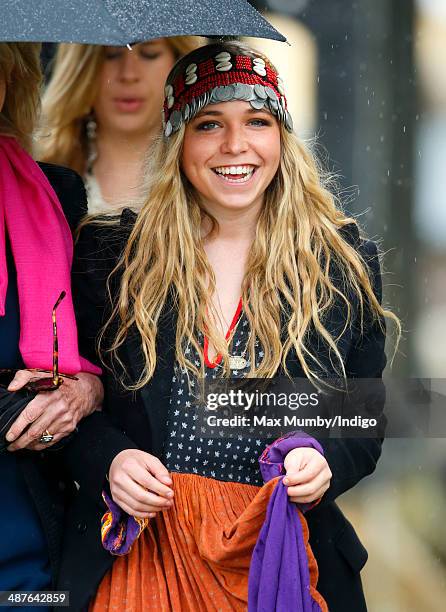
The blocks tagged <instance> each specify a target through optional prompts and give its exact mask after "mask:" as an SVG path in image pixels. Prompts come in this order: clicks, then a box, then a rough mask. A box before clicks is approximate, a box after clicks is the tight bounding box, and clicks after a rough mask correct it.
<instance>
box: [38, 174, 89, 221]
mask: <svg viewBox="0 0 446 612" xmlns="http://www.w3.org/2000/svg"><path fill="white" fill-rule="evenodd" d="M39 166H40V169H41V170H42V171H43V173H44V174H45V176H46V177H47V179H48V180H49V182H50V183H51V186H52V188H53V189H54V191H55V192H56V195H57V197H58V198H59V202H60V203H61V205H62V208H63V211H64V213H65V217H66V219H67V221H68V224H69V226H70V228H71V231H72V232H74V230H75V229H76V227H77V226H78V225H79V222H80V220H81V219H82V217H83V216H84V215H86V214H87V210H88V208H87V194H86V192H85V187H84V183H83V181H82V179H81V177H80V176H79V175H78V174H77V173H76V172H74V170H70V169H69V168H64V167H63V166H56V165H54V164H47V163H43V162H39Z"/></svg>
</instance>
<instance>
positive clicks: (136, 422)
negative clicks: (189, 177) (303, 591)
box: [58, 210, 386, 612]
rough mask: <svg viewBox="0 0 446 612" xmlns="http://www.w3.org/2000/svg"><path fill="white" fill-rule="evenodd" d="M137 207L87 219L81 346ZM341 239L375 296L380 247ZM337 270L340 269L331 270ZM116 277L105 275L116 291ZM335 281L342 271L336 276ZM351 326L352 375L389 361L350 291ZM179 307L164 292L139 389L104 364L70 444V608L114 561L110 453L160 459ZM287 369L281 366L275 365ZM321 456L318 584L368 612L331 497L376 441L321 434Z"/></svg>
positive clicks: (377, 447) (363, 467)
mask: <svg viewBox="0 0 446 612" xmlns="http://www.w3.org/2000/svg"><path fill="white" fill-rule="evenodd" d="M134 220H135V215H134V214H133V213H132V212H131V211H128V210H127V211H124V213H123V215H122V217H121V226H120V227H118V228H114V229H113V228H98V227H97V226H93V225H90V226H86V227H85V228H84V230H83V231H82V234H81V237H80V239H79V241H78V243H77V247H76V255H75V264H74V291H75V302H76V304H77V317H78V328H79V333H80V341H81V344H82V346H83V349H82V350H83V353H84V354H86V355H90V357H91V356H92V355H93V356H94V353H95V337H96V334H97V332H98V329H99V328H100V327H101V325H102V323H103V321H104V320H105V318H107V317H108V308H107V306H105V307H104V304H106V300H105V282H104V281H105V279H106V278H107V276H108V274H109V272H110V271H111V270H112V269H113V268H114V266H115V264H116V261H117V258H118V257H119V256H120V254H121V252H122V249H123V248H124V246H125V243H126V240H127V238H128V235H129V232H130V230H131V228H132V224H133V223H134ZM340 231H341V233H342V234H343V236H344V238H345V239H346V240H347V241H348V242H349V243H350V244H351V245H352V246H353V247H354V248H355V249H357V251H358V252H359V253H360V255H361V256H362V257H363V259H364V260H365V262H366V263H367V265H368V267H369V271H370V279H371V282H372V286H373V288H374V291H375V294H376V296H377V298H378V299H379V300H380V299H381V276H380V266H379V260H378V255H377V249H376V245H375V244H374V243H373V242H370V241H367V240H362V239H361V238H360V236H359V232H358V229H357V227H356V225H354V224H352V225H349V226H346V227H345V228H343V229H342V230H340ZM334 274H336V273H335V272H334ZM119 280H120V279H119V276H117V275H115V278H114V279H112V282H111V290H112V293H114V292H116V289H117V287H118V286H119ZM333 280H334V281H335V282H336V283H341V282H342V277H341V276H339V277H338V276H334V277H333ZM351 310H352V313H353V321H352V325H351V326H349V327H348V328H347V329H346V330H345V333H344V335H343V337H342V339H341V341H340V342H339V344H338V348H339V351H340V353H341V356H342V359H343V361H344V364H345V368H346V372H347V376H348V377H352V378H377V379H380V378H381V375H382V371H383V369H384V367H385V363H386V359H385V355H384V341H385V335H384V332H383V329H382V327H381V326H380V324H379V322H377V321H375V320H374V319H373V318H372V317H371V316H369V315H368V314H367V313H366V317H365V320H364V327H363V330H362V331H361V329H360V326H359V325H358V319H357V317H358V316H359V314H358V313H359V307H358V303H357V300H355V299H353V298H352V301H351ZM345 316H346V313H345V306H344V305H343V303H342V301H339V302H336V303H335V304H334V305H333V308H332V309H331V311H330V312H329V313H327V319H326V322H325V324H326V326H327V327H328V329H329V331H330V332H331V333H332V334H334V335H336V334H337V333H338V331H339V330H342V329H343V327H344V321H345ZM175 333H176V311H175V308H174V307H173V303H172V301H171V300H169V301H168V302H167V303H166V305H165V307H164V309H163V312H162V314H161V317H160V321H159V328H158V336H157V340H156V354H157V355H158V357H159V358H158V361H157V365H156V369H155V373H154V376H153V377H152V379H151V381H150V382H149V383H148V384H147V385H146V386H145V387H144V388H143V389H141V390H140V391H137V392H129V391H126V390H125V389H124V388H123V387H122V385H121V384H120V383H119V381H118V380H117V379H116V376H114V375H113V374H112V373H110V372H109V371H107V370H105V372H104V385H105V395H106V399H105V405H104V410H103V412H102V413H95V414H94V415H92V416H90V417H87V418H86V419H84V420H83V421H82V422H81V423H80V426H79V433H78V434H77V436H75V437H74V438H73V440H72V441H71V442H70V444H69V445H68V446H67V447H66V449H65V452H64V455H65V460H66V465H67V468H68V469H69V470H70V471H71V474H72V477H73V478H74V479H75V480H76V481H77V482H78V483H79V485H80V490H79V492H78V495H77V497H76V500H75V502H74V504H73V506H72V508H71V514H70V516H69V518H68V521H67V525H66V532H65V535H66V537H65V547H64V551H63V561H62V567H61V572H60V578H59V583H58V586H59V588H61V589H70V590H71V601H72V602H73V605H74V606H75V609H81V608H82V606H86V605H87V602H88V600H89V599H90V598H91V597H92V596H93V595H94V593H95V591H96V589H97V586H98V584H99V582H100V580H101V578H102V577H103V575H104V574H105V573H106V571H107V570H108V569H109V568H110V566H111V564H112V563H113V560H114V558H113V557H112V556H111V555H110V554H109V553H107V552H106V551H105V550H104V549H103V548H102V546H101V542H100V537H99V533H100V519H101V516H102V514H103V512H104V505H103V503H102V501H101V491H102V489H103V487H104V484H105V483H106V475H107V473H108V470H109V467H110V464H111V462H112V460H113V459H114V457H115V456H116V455H117V454H118V453H119V452H121V450H123V449H126V448H140V449H142V450H144V451H146V452H149V453H151V454H154V455H155V456H158V457H162V453H163V448H164V446H165V442H166V437H167V419H166V416H167V414H168V411H169V402H170V397H171V390H172V377H173V376H174V361H175V355H174V347H175ZM309 343H310V345H311V346H310V350H311V351H312V352H317V354H318V357H319V360H320V362H321V363H322V365H323V366H325V368H326V370H327V372H328V376H329V377H331V378H335V377H336V374H335V373H334V372H333V366H332V364H331V360H330V354H329V350H328V349H327V347H325V346H324V345H323V343H322V342H321V341H320V339H319V338H318V337H316V336H314V335H313V336H310V338H309ZM120 356H121V359H122V360H123V362H124V365H125V367H126V369H127V372H128V373H129V375H130V377H131V378H132V379H133V380H137V379H138V377H139V375H140V373H141V369H142V367H143V364H144V360H143V357H142V351H141V344H140V338H139V336H138V334H137V333H136V332H135V331H134V330H131V332H130V333H129V335H128V337H127V339H126V341H125V344H124V345H123V347H122V350H121V352H120ZM287 368H288V370H289V372H290V375H291V376H292V377H293V378H302V377H304V372H303V370H302V368H301V366H300V363H299V361H298V360H297V359H296V358H295V357H294V356H293V355H292V354H290V355H289V358H288V359H287ZM278 375H279V376H283V372H282V371H280V372H278ZM384 397H385V392H384V387H383V385H381V391H380V392H377V389H376V386H375V388H374V393H373V396H372V397H370V398H369V409H370V410H373V411H374V413H375V415H376V416H377V417H379V416H380V415H381V413H382V410H383V406H384ZM319 442H320V443H321V445H322V447H323V449H324V455H325V458H326V459H327V462H328V464H329V466H330V469H331V471H332V473H333V478H332V480H331V484H330V488H329V489H328V491H327V492H326V493H325V494H324V496H323V498H322V501H321V502H320V503H319V504H318V506H316V507H315V508H314V509H312V510H311V511H310V512H309V513H308V514H307V521H308V524H309V530H310V542H311V546H312V549H313V552H314V554H315V557H316V559H317V562H318V566H319V584H318V590H319V591H320V592H321V593H322V595H323V596H324V597H325V599H326V600H327V602H328V606H329V608H330V612H341V611H342V612H345V610H355V612H363V611H365V610H366V607H365V602H364V597H363V593H362V588H361V583H360V578H359V571H360V569H361V568H362V567H363V565H364V563H365V562H366V559H367V552H366V550H365V549H364V547H363V546H362V544H361V542H360V541H359V539H358V537H357V535H356V533H355V531H354V529H353V527H352V526H351V525H350V523H349V522H348V521H347V519H346V518H345V517H344V515H343V514H342V512H341V511H340V509H339V508H338V507H337V505H336V503H335V500H336V498H337V497H338V496H339V495H341V494H342V493H344V492H345V491H347V490H348V489H350V488H351V487H353V486H354V485H355V484H356V483H357V482H358V481H359V480H361V479H362V478H364V477H365V476H367V475H368V474H370V473H371V472H373V470H374V469H375V466H376V463H377V461H378V458H379V456H380V453H381V444H382V439H376V438H363V439H359V438H357V439H347V438H343V439H335V438H330V439H321V440H319Z"/></svg>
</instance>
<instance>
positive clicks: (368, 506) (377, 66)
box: [251, 0, 446, 612]
mask: <svg viewBox="0 0 446 612" xmlns="http://www.w3.org/2000/svg"><path fill="white" fill-rule="evenodd" d="M252 4H253V5H254V6H255V7H256V8H258V9H259V10H262V11H263V12H265V13H266V15H267V17H268V19H269V20H270V21H271V22H272V23H273V25H275V26H276V27H277V28H278V29H279V30H280V31H281V32H282V33H283V34H284V35H285V36H287V38H288V40H289V42H290V43H291V44H290V45H289V46H286V45H283V44H281V43H276V42H273V41H266V42H260V44H259V41H258V40H256V41H251V42H252V43H253V45H254V46H256V47H258V48H261V49H264V50H265V51H266V53H267V54H268V55H269V56H270V57H271V59H272V60H273V61H274V62H275V63H276V65H277V67H278V69H279V72H280V73H281V74H282V76H283V77H284V81H285V84H286V86H287V94H288V98H289V100H290V101H291V106H292V114H293V117H294V118H295V124H296V127H297V131H298V133H299V134H300V135H301V136H302V137H303V138H313V137H314V136H316V137H317V141H318V143H319V146H318V150H319V153H320V155H321V156H322V159H323V160H324V161H325V164H326V166H328V169H329V170H331V171H334V172H335V173H336V174H337V175H338V177H339V179H338V180H339V186H340V190H341V195H342V197H343V201H344V205H345V208H346V210H347V211H348V212H349V213H351V214H353V215H355V216H357V217H358V220H359V221H360V224H361V225H362V227H363V228H364V230H365V231H366V233H367V234H368V235H369V236H370V237H372V238H374V239H375V240H378V242H380V245H381V249H382V251H383V252H384V253H385V254H386V255H385V258H384V270H385V274H384V296H385V301H386V303H387V305H388V306H390V307H391V308H392V310H394V312H396V313H397V314H398V316H399V317H400V318H401V319H402V322H403V327H404V330H405V332H404V337H403V341H402V342H401V345H400V349H399V351H398V353H397V355H396V357H395V359H394V362H393V366H392V367H391V368H390V366H388V368H387V371H386V374H387V376H390V375H391V376H393V377H398V378H402V379H407V378H412V377H418V378H432V379H441V378H443V379H444V378H446V69H445V58H446V0H357V1H355V2H348V1H346V0H268V2H265V1H264V0H258V1H257V0H252ZM392 348H393V347H392V343H391V342H390V343H389V346H388V351H387V353H388V355H389V354H390V355H391V354H392ZM437 382H439V381H438V380H437ZM434 384H435V383H434ZM339 502H340V505H341V506H342V508H343V510H344V511H345V513H346V515H347V516H348V517H349V518H350V520H351V521H352V522H353V524H354V526H355V528H356V529H357V530H358V533H359V535H360V537H361V539H362V540H363V542H364V544H365V546H366V548H367V549H368V551H369V561H368V563H367V564H366V566H365V568H364V570H363V573H362V575H363V581H364V587H365V591H366V596H367V601H368V606H369V609H370V611H371V612H401V611H404V612H425V611H426V612H440V611H443V610H445V609H446V529H445V527H444V524H445V521H446V444H445V440H444V439H435V438H430V439H426V438H425V439H422V438H420V439H387V440H386V441H385V443H384V447H383V455H382V458H381V460H380V462H379V464H378V468H377V470H376V472H375V473H374V474H373V475H372V476H371V477H369V478H367V479H365V481H363V482H362V483H360V485H358V486H357V487H355V489H354V490H352V491H350V492H349V493H348V494H346V495H344V496H343V497H342V498H341V499H340V500H339Z"/></svg>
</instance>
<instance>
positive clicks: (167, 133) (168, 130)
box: [164, 121, 173, 138]
mask: <svg viewBox="0 0 446 612" xmlns="http://www.w3.org/2000/svg"><path fill="white" fill-rule="evenodd" d="M172 132H173V129H172V124H171V123H170V121H168V122H167V123H166V126H165V128H164V136H165V137H166V138H169V136H170V135H171V134H172Z"/></svg>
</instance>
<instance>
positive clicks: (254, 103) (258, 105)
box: [250, 99, 265, 110]
mask: <svg viewBox="0 0 446 612" xmlns="http://www.w3.org/2000/svg"><path fill="white" fill-rule="evenodd" d="M250 104H251V106H252V108H255V109H256V110H261V109H262V108H264V106H265V100H258V99H257V100H251V101H250Z"/></svg>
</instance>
